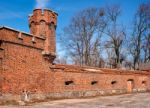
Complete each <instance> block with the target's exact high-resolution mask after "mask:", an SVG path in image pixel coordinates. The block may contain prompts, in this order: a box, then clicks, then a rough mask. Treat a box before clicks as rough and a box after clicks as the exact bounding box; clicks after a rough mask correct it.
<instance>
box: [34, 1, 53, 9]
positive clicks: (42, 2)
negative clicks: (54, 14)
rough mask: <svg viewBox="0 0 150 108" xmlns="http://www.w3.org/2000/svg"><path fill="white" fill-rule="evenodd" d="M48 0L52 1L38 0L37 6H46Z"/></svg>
mask: <svg viewBox="0 0 150 108" xmlns="http://www.w3.org/2000/svg"><path fill="white" fill-rule="evenodd" d="M48 2H50V0H36V6H35V8H42V9H43V8H46V6H47V4H48Z"/></svg>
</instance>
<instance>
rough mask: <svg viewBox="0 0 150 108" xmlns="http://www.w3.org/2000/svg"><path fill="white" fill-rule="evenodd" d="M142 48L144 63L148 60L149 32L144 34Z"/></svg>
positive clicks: (149, 52) (149, 51)
mask: <svg viewBox="0 0 150 108" xmlns="http://www.w3.org/2000/svg"><path fill="white" fill-rule="evenodd" d="M143 50H144V62H145V63H146V62H148V61H150V34H148V35H146V36H145V39H144V44H143Z"/></svg>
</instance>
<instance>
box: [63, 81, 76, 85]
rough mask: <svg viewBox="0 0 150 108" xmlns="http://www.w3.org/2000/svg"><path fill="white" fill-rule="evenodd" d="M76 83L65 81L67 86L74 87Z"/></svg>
mask: <svg viewBox="0 0 150 108" xmlns="http://www.w3.org/2000/svg"><path fill="white" fill-rule="evenodd" d="M73 84H74V82H73V81H65V85H73Z"/></svg>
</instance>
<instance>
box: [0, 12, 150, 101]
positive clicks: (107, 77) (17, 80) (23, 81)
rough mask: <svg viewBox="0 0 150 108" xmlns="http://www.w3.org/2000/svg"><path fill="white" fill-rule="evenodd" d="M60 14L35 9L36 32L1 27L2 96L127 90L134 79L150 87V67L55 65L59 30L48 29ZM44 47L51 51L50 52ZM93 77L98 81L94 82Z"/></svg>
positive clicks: (139, 88)
mask: <svg viewBox="0 0 150 108" xmlns="http://www.w3.org/2000/svg"><path fill="white" fill-rule="evenodd" d="M56 16H57V14H56V13H54V12H52V11H50V10H44V13H42V11H41V10H39V9H37V10H35V11H34V13H33V15H32V16H30V18H29V22H30V23H29V24H30V29H31V33H32V34H28V33H24V32H20V31H17V30H13V29H11V28H7V27H3V28H0V42H1V43H2V44H1V46H0V96H1V94H2V96H5V99H14V97H15V98H17V96H20V95H21V96H22V94H23V95H26V93H28V94H30V96H32V97H33V98H40V99H43V98H46V97H51V98H53V97H57V98H58V97H59V98H64V97H69V98H71V97H80V96H82V97H84V96H96V95H100V94H104V93H105V94H107V93H108V94H111V93H116V92H118V93H125V92H127V90H129V89H130V86H128V81H130V80H133V85H132V86H133V88H132V89H130V90H132V91H143V90H144V91H146V90H150V73H149V72H146V71H128V70H115V69H99V68H93V67H80V66H75V65H63V64H60V65H59V64H57V65H56V64H55V65H53V64H52V62H53V59H54V55H52V53H55V30H54V29H48V27H49V26H48V25H49V24H52V25H51V26H52V28H54V27H55V26H56ZM41 19H42V20H44V21H46V23H47V24H48V25H47V28H46V37H41V36H40V35H39V31H40V29H39V25H38V24H39V21H40V20H41ZM51 22H53V23H51ZM32 23H33V25H32ZM47 48H48V49H47ZM49 48H50V49H49ZM43 51H49V52H50V54H49V53H43ZM51 58H52V60H51ZM93 81H94V82H97V83H95V84H94V85H92V84H91V83H92V82H93ZM65 82H71V84H66V83H65ZM114 82H115V83H114ZM7 94H11V95H12V96H11V97H10V95H7ZM39 94H40V95H39ZM3 99H4V98H3ZM17 99H18V98H17Z"/></svg>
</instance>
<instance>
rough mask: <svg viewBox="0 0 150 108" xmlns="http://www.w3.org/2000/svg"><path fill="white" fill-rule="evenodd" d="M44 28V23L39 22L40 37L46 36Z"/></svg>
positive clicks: (42, 21)
mask: <svg viewBox="0 0 150 108" xmlns="http://www.w3.org/2000/svg"><path fill="white" fill-rule="evenodd" d="M45 27H46V22H45V21H44V20H41V21H40V35H41V36H45V35H46V31H45Z"/></svg>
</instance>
